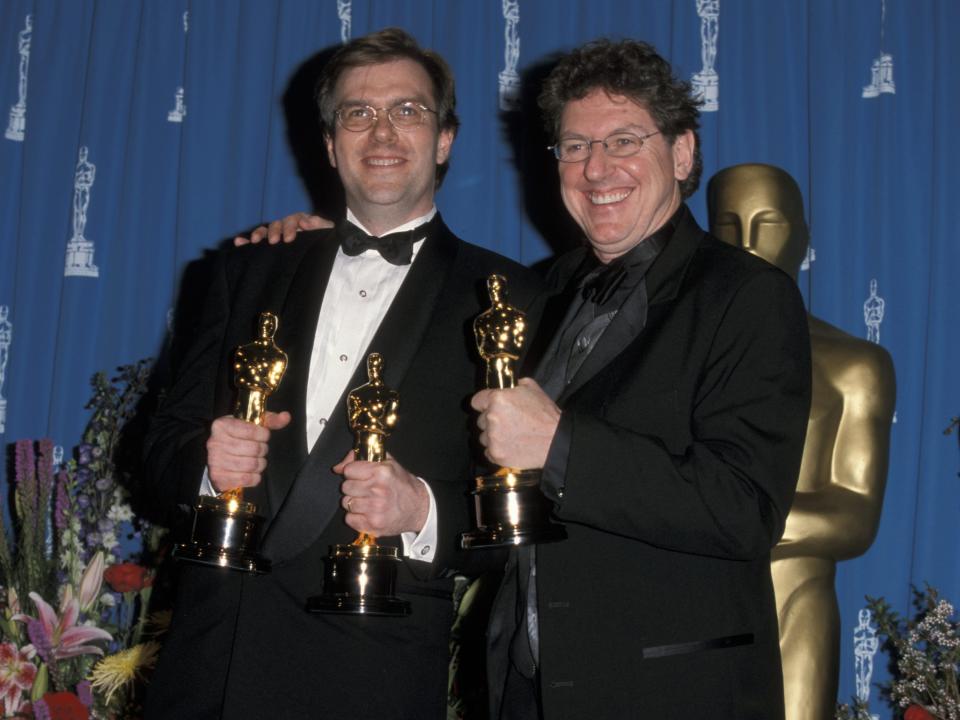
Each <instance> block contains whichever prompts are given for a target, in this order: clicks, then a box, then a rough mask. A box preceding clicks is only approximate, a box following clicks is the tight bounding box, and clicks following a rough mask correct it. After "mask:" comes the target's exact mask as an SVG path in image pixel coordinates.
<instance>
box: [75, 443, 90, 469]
mask: <svg viewBox="0 0 960 720" xmlns="http://www.w3.org/2000/svg"><path fill="white" fill-rule="evenodd" d="M90 450H91V447H90V445H89V444H88V443H83V444H82V445H80V447H78V448H77V462H79V463H80V464H81V465H89V464H90Z"/></svg>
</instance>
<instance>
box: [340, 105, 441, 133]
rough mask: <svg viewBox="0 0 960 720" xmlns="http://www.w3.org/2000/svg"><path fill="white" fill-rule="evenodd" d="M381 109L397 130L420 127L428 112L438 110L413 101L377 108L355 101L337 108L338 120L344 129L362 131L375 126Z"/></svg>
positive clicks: (434, 112)
mask: <svg viewBox="0 0 960 720" xmlns="http://www.w3.org/2000/svg"><path fill="white" fill-rule="evenodd" d="M381 111H383V112H385V113H386V114H387V120H389V121H390V124H391V125H393V126H394V127H395V128H396V129H397V130H411V129H413V128H415V127H419V126H420V125H423V121H424V120H426V118H427V113H433V114H434V115H436V114H437V111H436V110H431V109H430V108H428V107H427V106H426V105H421V104H420V103H418V102H412V101H407V102H402V103H397V104H396V105H394V106H393V107H388V108H375V107H370V106H369V105H363V104H361V103H354V104H351V105H342V106H340V107H339V108H337V122H338V123H340V127H342V128H343V129H344V130H349V131H351V132H362V131H364V130H367V129H369V128H371V127H372V126H373V124H374V123H375V122H376V121H377V117H378V116H379V114H380V112H381Z"/></svg>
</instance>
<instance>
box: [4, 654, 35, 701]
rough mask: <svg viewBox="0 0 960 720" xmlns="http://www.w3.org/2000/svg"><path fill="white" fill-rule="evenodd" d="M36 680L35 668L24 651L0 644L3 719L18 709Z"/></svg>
mask: <svg viewBox="0 0 960 720" xmlns="http://www.w3.org/2000/svg"><path fill="white" fill-rule="evenodd" d="M36 678H37V666H36V665H34V664H33V663H32V662H30V658H29V655H28V654H27V652H26V650H23V649H20V648H18V647H17V646H16V645H14V644H13V643H10V642H5V643H0V699H2V700H3V716H4V717H10V716H11V715H13V714H14V713H16V712H17V711H18V710H19V709H20V707H21V706H22V705H23V695H24V693H28V692H30V688H32V687H33V681H34V680H36Z"/></svg>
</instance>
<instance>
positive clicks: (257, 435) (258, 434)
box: [210, 416, 270, 443]
mask: <svg viewBox="0 0 960 720" xmlns="http://www.w3.org/2000/svg"><path fill="white" fill-rule="evenodd" d="M210 438H211V439H212V440H220V441H223V442H229V441H230V440H251V441H253V442H263V443H265V442H267V441H268V440H269V439H270V430H269V428H266V427H261V426H260V425H254V424H253V423H248V422H244V421H243V420H238V419H237V418H235V417H229V416H226V417H222V418H217V419H216V420H214V421H213V425H212V426H211V428H210Z"/></svg>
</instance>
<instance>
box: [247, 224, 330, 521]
mask: <svg viewBox="0 0 960 720" xmlns="http://www.w3.org/2000/svg"><path fill="white" fill-rule="evenodd" d="M304 242H312V243H314V247H312V248H311V249H310V250H309V251H308V252H307V254H306V255H305V256H304V258H303V260H302V261H301V262H300V265H299V267H298V269H297V272H296V274H295V275H294V278H293V281H292V283H291V284H290V289H289V291H288V292H287V296H286V299H285V301H284V304H283V309H282V310H281V312H280V327H279V328H278V330H277V345H278V346H279V347H280V348H281V349H282V350H284V351H285V352H286V353H287V359H288V363H287V372H286V376H285V377H284V378H283V380H282V382H281V383H280V387H279V388H278V389H277V392H276V393H275V394H274V396H273V397H271V398H270V405H271V407H272V408H276V409H277V410H288V411H290V414H291V415H292V420H291V421H290V425H288V426H287V427H286V428H284V429H283V430H282V431H278V432H275V433H272V434H271V439H270V454H269V458H270V461H269V466H268V469H267V474H268V478H269V479H268V481H267V482H266V483H265V485H266V490H267V496H268V499H269V503H270V508H271V509H272V510H273V512H272V513H271V515H274V516H275V515H276V510H277V509H278V508H279V507H280V506H281V503H282V502H283V498H284V497H285V496H286V495H287V493H288V491H289V489H290V485H291V483H292V481H293V478H294V477H295V476H296V473H297V471H298V469H299V468H300V466H301V465H302V464H303V462H304V460H305V459H306V457H307V441H306V432H307V430H306V396H307V376H308V375H309V372H310V355H311V352H312V350H313V338H314V334H315V332H316V327H317V316H318V315H319V313H320V303H321V302H322V300H323V294H324V292H325V291H326V288H327V279H328V277H329V276H330V269H331V267H332V266H333V260H334V258H335V257H336V254H337V247H338V245H337V242H336V240H335V238H334V236H333V235H332V234H328V235H327V237H325V238H316V239H306V240H304Z"/></svg>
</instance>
